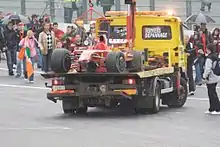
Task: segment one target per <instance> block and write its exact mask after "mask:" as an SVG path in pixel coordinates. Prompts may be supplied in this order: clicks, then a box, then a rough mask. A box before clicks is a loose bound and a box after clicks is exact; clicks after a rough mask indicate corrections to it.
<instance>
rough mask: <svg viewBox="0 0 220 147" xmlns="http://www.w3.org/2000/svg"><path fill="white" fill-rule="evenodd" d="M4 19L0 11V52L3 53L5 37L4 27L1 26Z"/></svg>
mask: <svg viewBox="0 0 220 147" xmlns="http://www.w3.org/2000/svg"><path fill="white" fill-rule="evenodd" d="M3 18H4V15H3V12H2V11H0V50H1V51H2V52H4V51H5V50H4V49H5V43H6V42H5V35H4V31H5V27H4V25H3V24H2V19H3Z"/></svg>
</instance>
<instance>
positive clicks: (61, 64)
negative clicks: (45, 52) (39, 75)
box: [51, 48, 71, 73]
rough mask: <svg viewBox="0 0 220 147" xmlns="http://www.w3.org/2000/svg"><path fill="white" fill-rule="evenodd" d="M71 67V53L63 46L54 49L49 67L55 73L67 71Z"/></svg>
mask: <svg viewBox="0 0 220 147" xmlns="http://www.w3.org/2000/svg"><path fill="white" fill-rule="evenodd" d="M70 67H71V55H70V53H69V51H68V50H66V49H64V48H59V49H55V50H54V51H53V54H52V57H51V69H52V71H54V72H55V73H67V72H68V71H69V70H70Z"/></svg>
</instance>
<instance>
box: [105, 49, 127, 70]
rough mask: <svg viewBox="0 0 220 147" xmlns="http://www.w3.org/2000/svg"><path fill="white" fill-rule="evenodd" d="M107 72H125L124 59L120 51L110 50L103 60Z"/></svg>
mask: <svg viewBox="0 0 220 147" xmlns="http://www.w3.org/2000/svg"><path fill="white" fill-rule="evenodd" d="M105 65H106V68H107V71H108V72H120V73H121V72H125V71H126V61H125V56H124V54H123V53H122V52H110V53H109V54H108V57H107V59H106V61H105Z"/></svg>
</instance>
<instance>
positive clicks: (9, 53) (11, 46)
mask: <svg viewBox="0 0 220 147" xmlns="http://www.w3.org/2000/svg"><path fill="white" fill-rule="evenodd" d="M4 36H5V41H6V46H7V50H6V58H7V66H8V72H9V75H10V76H13V75H14V72H13V63H15V62H14V61H15V60H16V59H17V58H16V54H17V43H18V40H19V36H18V34H17V32H16V31H15V30H14V29H13V23H12V22H8V24H7V27H6V30H5V31H4Z"/></svg>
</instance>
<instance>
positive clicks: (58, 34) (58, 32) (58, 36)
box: [53, 22, 64, 41]
mask: <svg viewBox="0 0 220 147" xmlns="http://www.w3.org/2000/svg"><path fill="white" fill-rule="evenodd" d="M53 32H54V34H55V37H56V41H60V40H61V38H62V36H63V35H64V32H63V31H62V30H60V29H58V23H57V22H54V23H53Z"/></svg>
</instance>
